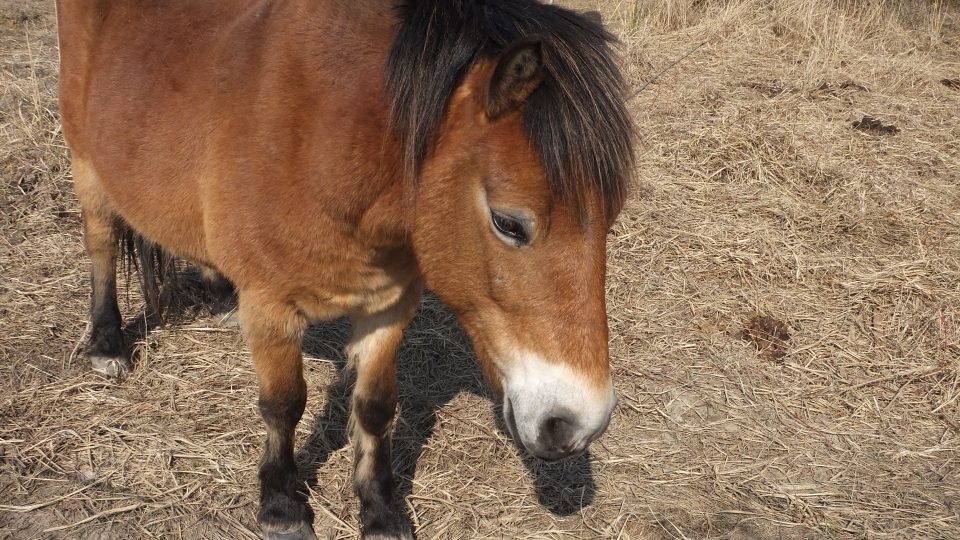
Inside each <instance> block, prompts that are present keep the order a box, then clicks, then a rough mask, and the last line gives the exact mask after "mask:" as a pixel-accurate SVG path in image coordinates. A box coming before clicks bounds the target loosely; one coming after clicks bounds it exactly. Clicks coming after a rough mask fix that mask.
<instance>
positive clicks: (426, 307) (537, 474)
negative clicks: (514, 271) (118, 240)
mask: <svg viewBox="0 0 960 540" xmlns="http://www.w3.org/2000/svg"><path fill="white" fill-rule="evenodd" d="M221 285H222V284H220V285H218V286H215V287H212V288H211V287H210V284H209V283H207V282H205V281H204V280H203V279H202V277H201V274H200V271H199V270H198V269H196V268H193V267H187V268H185V269H181V270H178V272H177V273H176V275H175V282H174V283H171V284H168V287H165V288H164V290H169V291H175V294H170V295H169V296H167V297H165V298H163V304H164V305H165V309H164V317H163V320H162V324H164V325H173V326H176V325H177V324H182V323H184V322H186V321H189V320H191V319H195V318H197V317H208V316H214V317H222V316H224V315H225V314H229V313H230V312H232V311H234V310H235V308H236V296H235V295H234V294H233V290H232V288H231V287H229V286H228V284H227V286H221ZM127 301H128V302H129V300H127ZM157 324H158V321H155V320H150V319H149V318H148V317H145V316H142V315H141V316H139V317H136V318H134V319H132V320H130V321H129V322H128V323H127V325H126V326H125V328H124V333H125V335H126V339H128V343H144V342H145V340H144V337H145V336H146V334H147V332H148V331H149V330H150V329H151V328H153V327H154V326H156V325H157ZM349 336H350V327H349V323H348V321H347V320H346V319H343V318H341V319H337V320H335V321H330V322H324V323H318V324H314V325H311V326H310V328H309V329H308V330H307V332H306V334H305V336H304V345H303V347H304V352H305V353H306V354H307V355H308V356H313V357H320V358H326V359H329V360H331V361H333V363H334V365H335V366H336V370H337V376H336V378H335V380H334V381H333V382H332V383H331V384H330V385H329V387H328V388H327V389H326V392H327V396H326V399H325V400H324V401H325V405H324V409H323V411H322V412H321V414H318V415H315V416H314V423H313V426H312V431H311V435H310V437H309V438H308V439H307V442H306V443H305V444H304V445H303V447H302V448H301V449H300V450H299V452H298V455H297V463H298V468H299V471H300V477H301V479H302V480H303V481H304V482H305V484H306V485H307V486H310V487H311V488H313V487H316V485H317V478H318V473H319V471H320V469H321V467H322V466H323V464H324V463H326V462H327V461H328V460H329V458H330V455H331V454H333V453H334V452H336V451H338V450H340V449H342V448H344V447H346V446H347V444H349V440H348V431H347V429H348V428H347V424H348V419H349V417H350V392H351V389H352V384H353V381H352V374H351V373H350V370H348V369H346V358H345V357H344V353H343V349H344V347H345V345H346V343H347V340H348V339H349ZM134 361H136V359H135V360H134ZM397 379H398V393H399V404H398V411H399V414H398V416H397V420H396V424H395V428H394V435H393V462H394V468H395V474H396V482H397V483H396V494H395V497H394V504H395V506H396V509H397V511H398V513H399V514H400V515H403V516H406V510H405V508H404V507H403V501H404V500H405V499H406V498H407V496H408V495H410V493H411V491H412V489H413V479H414V478H415V476H416V472H417V462H418V461H419V459H420V455H421V454H422V453H423V448H424V445H425V444H426V443H427V441H428V440H429V439H430V437H431V436H432V435H433V432H434V429H435V427H436V423H437V411H438V410H439V409H440V408H442V407H444V406H445V405H446V404H447V403H449V402H450V401H451V400H452V399H454V398H455V397H456V396H457V395H458V394H460V393H461V392H470V393H472V394H475V395H478V396H482V397H484V398H486V399H488V400H489V401H490V406H491V407H494V408H495V409H496V415H495V417H496V419H497V420H496V426H494V427H496V429H498V430H500V432H501V433H504V434H506V433H507V430H506V427H505V425H504V423H503V415H502V411H501V410H500V408H499V405H498V404H496V400H495V399H493V396H492V395H491V393H490V391H489V390H488V388H487V386H486V385H485V383H484V382H483V377H482V375H481V372H480V369H479V367H478V366H477V362H476V357H475V355H474V353H473V350H472V348H471V346H470V342H469V339H468V338H467V336H466V335H465V334H464V332H463V330H462V329H461V328H460V326H459V325H458V323H457V322H456V318H455V317H454V316H453V314H452V313H451V312H450V311H449V310H448V309H447V308H446V307H445V306H444V305H443V304H442V302H440V301H439V300H438V299H437V298H436V297H434V296H433V295H431V294H429V293H428V294H427V295H426V297H425V299H424V301H423V302H422V303H421V305H420V307H419V309H418V310H417V313H416V315H415V317H414V319H413V321H411V323H410V325H409V326H408V327H407V330H406V332H405V335H404V343H403V345H402V346H401V348H400V351H399V354H398V363H397ZM507 438H509V435H508V436H507ZM517 451H518V452H520V453H521V454H522V455H523V456H524V457H523V458H522V461H523V464H524V466H525V467H526V469H527V472H528V474H529V476H530V478H531V480H532V482H533V485H534V487H535V489H536V491H537V498H538V501H539V503H540V504H542V505H543V506H544V507H545V508H547V509H548V510H549V511H550V512H552V513H554V514H556V515H570V514H573V513H576V512H578V511H580V509H582V508H583V507H585V506H588V505H590V504H591V503H592V501H593V497H594V481H593V473H592V470H591V467H590V460H589V454H584V455H581V456H578V457H575V458H570V459H566V460H563V461H561V462H556V463H547V462H544V461H542V460H539V459H537V458H533V457H531V456H529V455H528V454H526V453H525V452H524V451H523V450H520V449H518V450H517Z"/></svg>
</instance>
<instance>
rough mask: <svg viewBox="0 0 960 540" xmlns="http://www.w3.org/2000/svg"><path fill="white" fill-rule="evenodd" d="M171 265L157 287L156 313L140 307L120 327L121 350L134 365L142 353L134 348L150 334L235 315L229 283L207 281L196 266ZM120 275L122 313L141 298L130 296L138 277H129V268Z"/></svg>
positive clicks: (235, 296)
mask: <svg viewBox="0 0 960 540" xmlns="http://www.w3.org/2000/svg"><path fill="white" fill-rule="evenodd" d="M172 264H174V265H175V267H174V271H173V272H170V274H169V275H167V276H166V278H167V280H168V281H167V282H165V283H161V284H160V286H159V293H160V298H159V302H160V306H161V308H160V313H148V311H150V310H149V309H147V308H146V307H144V309H143V310H141V311H140V312H139V313H138V314H137V316H136V317H133V318H131V319H129V320H127V321H126V322H125V323H124V325H123V338H124V341H125V346H126V347H127V350H128V354H129V355H130V358H131V360H132V361H133V362H134V363H136V362H137V361H138V357H139V356H140V352H142V351H139V350H138V348H139V347H142V346H146V343H147V340H146V337H147V335H148V334H149V333H150V330H152V329H154V328H158V327H164V326H170V327H173V328H176V327H177V326H178V325H181V324H188V323H189V322H190V321H193V320H196V319H198V318H203V317H214V318H225V317H228V316H229V315H230V314H232V313H235V312H236V308H237V295H236V293H235V291H234V289H233V285H231V284H230V282H229V281H227V280H226V279H223V278H220V279H219V280H216V281H212V282H211V281H207V280H204V279H203V276H202V272H201V270H200V268H199V267H197V266H192V265H187V264H185V263H182V262H179V261H176V262H174V263H172ZM124 273H125V274H126V275H125V276H123V280H124V282H125V283H124V285H125V287H124V294H120V295H118V298H117V301H118V302H119V303H120V305H121V306H124V307H125V308H126V309H124V311H129V310H130V306H131V304H132V303H134V302H136V301H140V300H142V296H143V295H142V293H137V294H136V296H137V298H136V299H132V298H131V294H130V293H131V291H132V287H140V283H139V282H138V280H137V278H138V277H140V276H139V274H140V273H139V272H136V275H133V273H131V271H130V269H129V268H128V269H126V270H125V272H124ZM229 325H233V324H232V323H231V324H228V326H229Z"/></svg>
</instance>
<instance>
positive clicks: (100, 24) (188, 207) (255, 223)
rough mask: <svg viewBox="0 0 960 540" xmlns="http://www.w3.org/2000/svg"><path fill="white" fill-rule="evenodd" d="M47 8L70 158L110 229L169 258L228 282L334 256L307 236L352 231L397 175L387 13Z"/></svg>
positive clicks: (115, 3) (241, 6)
mask: <svg viewBox="0 0 960 540" xmlns="http://www.w3.org/2000/svg"><path fill="white" fill-rule="evenodd" d="M57 7H58V22H59V32H60V45H61V50H62V57H61V107H62V117H63V124H64V132H65V136H66V138H67V141H68V144H69V146H70V148H71V151H72V153H73V157H74V159H75V160H76V159H83V160H86V161H88V162H89V163H90V164H91V168H92V169H94V170H96V172H97V177H98V181H99V182H100V184H101V185H102V188H103V190H104V191H105V192H106V194H107V196H108V197H109V199H110V200H111V202H112V203H113V205H114V206H115V209H116V212H117V214H118V215H119V216H120V217H121V218H123V219H124V220H125V221H126V222H127V223H129V224H130V225H131V226H132V227H133V228H134V229H136V230H137V231H138V232H140V233H141V234H143V235H144V236H146V237H147V238H148V239H150V240H153V241H154V242H157V243H159V244H160V245H162V246H164V247H166V248H168V249H170V250H171V251H174V252H176V253H178V254H181V255H184V256H187V257H189V258H192V259H196V260H199V261H201V262H206V263H209V264H212V265H214V266H216V267H218V268H221V269H222V270H225V271H226V273H227V274H228V277H230V278H231V279H234V280H235V281H236V280H239V281H243V280H244V279H245V278H246V277H249V278H250V279H251V280H267V278H266V277H265V276H264V275H263V274H264V273H268V272H269V270H270V269H271V268H276V264H275V261H276V260H277V259H278V258H280V259H281V260H282V259H284V258H289V257H291V256H292V255H294V253H293V251H294V250H296V251H298V252H299V253H298V254H296V256H298V257H301V258H302V257H309V256H311V254H312V253H315V254H320V253H324V252H325V251H326V252H329V249H328V246H324V245H317V244H316V242H315V241H313V240H308V239H309V238H328V239H331V241H332V240H334V239H337V240H339V241H341V245H343V242H344V241H346V240H348V239H346V238H337V235H338V234H342V235H352V234H354V233H353V232H351V231H354V232H355V231H356V229H357V227H358V226H359V225H360V224H359V223H356V222H353V223H351V222H350V220H354V221H356V220H359V219H362V216H363V215H364V214H365V211H366V210H367V208H368V207H369V206H370V205H372V204H374V203H375V202H376V201H375V200H374V198H376V197H377V196H378V195H379V194H382V192H383V191H384V190H385V189H387V186H388V185H389V184H391V180H393V179H394V178H393V176H392V175H395V174H396V173H397V171H398V169H399V167H396V166H394V165H392V164H391V163H389V162H390V161H392V159H385V157H384V155H383V154H384V153H385V152H386V153H392V143H391V141H389V140H387V139H389V137H387V139H385V135H384V132H385V126H386V118H387V110H386V106H385V100H384V99H383V95H382V92H383V86H384V85H383V69H384V68H383V63H384V60H385V56H386V51H387V49H388V48H389V46H390V43H391V41H392V36H393V26H394V24H395V23H394V14H393V12H392V7H391V6H389V5H386V4H385V3H382V2H363V1H360V2H346V1H343V2H338V1H333V2H314V1H310V0H289V1H284V0H262V1H259V2H248V1H241V0H223V1H218V2H208V1H204V0H175V1H167V2H156V1H147V0H110V1H106V0H69V1H67V0H60V1H59V2H58V6H57ZM337 231H340V232H339V233H338V232H337ZM311 242H312V243H311ZM244 274H246V275H244ZM271 279H272V278H271ZM291 279H292V280H293V281H297V280H303V279H312V276H295V277H292V278H291Z"/></svg>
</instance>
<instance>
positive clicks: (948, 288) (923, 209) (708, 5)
mask: <svg viewBox="0 0 960 540" xmlns="http://www.w3.org/2000/svg"><path fill="white" fill-rule="evenodd" d="M574 4H575V5H577V6H578V7H589V6H594V7H595V2H587V1H582V2H575V3H574ZM600 9H601V11H603V13H604V15H605V17H606V20H607V21H608V22H609V23H610V24H612V25H613V27H614V28H616V29H618V32H619V33H620V35H621V37H622V39H623V41H624V43H625V47H624V50H625V55H626V58H627V60H628V70H629V73H630V76H631V78H632V80H633V81H634V83H635V84H636V86H637V87H638V88H639V87H640V86H641V85H642V84H643V83H644V82H646V81H648V80H649V79H650V78H652V77H653V76H654V75H655V74H656V73H658V72H659V71H660V70H661V69H662V68H663V67H664V66H667V65H669V64H670V63H671V62H673V61H674V60H675V59H677V58H679V57H680V56H682V55H683V54H684V53H686V52H688V51H690V50H691V49H692V48H693V47H694V46H696V45H697V44H699V43H705V45H703V46H702V47H701V48H699V49H697V50H696V51H695V52H694V53H693V54H691V55H690V56H689V57H688V58H686V59H685V60H684V61H683V62H681V63H680V64H678V65H677V66H675V67H674V68H672V69H670V70H668V71H667V72H665V73H664V74H663V75H661V76H660V77H659V78H658V79H657V80H656V81H654V82H653V83H652V84H650V85H649V86H647V87H646V88H645V89H644V91H643V92H642V93H640V94H639V95H638V96H637V97H636V98H635V99H634V100H633V101H632V102H631V105H632V107H633V108H634V110H635V111H636V118H637V122H638V125H639V126H640V130H641V141H640V147H639V156H640V160H639V161H640V163H639V169H638V175H637V176H638V186H637V189H636V190H635V195H634V197H633V198H632V200H631V202H630V203H629V205H628V207H627V208H626V210H625V212H624V214H623V216H622V217H621V219H620V221H619V223H618V224H617V225H616V227H615V232H614V234H613V235H612V236H611V237H610V238H611V244H610V273H611V275H610V280H609V284H608V289H609V292H608V294H609V307H610V320H611V326H612V333H611V336H612V337H611V346H612V352H613V357H614V359H615V360H614V364H615V367H614V369H615V373H616V381H617V386H618V390H619V392H620V398H621V406H620V407H619V409H618V411H617V413H616V415H615V418H614V420H613V424H612V425H611V428H610V431H609V432H608V433H607V435H605V436H604V437H603V438H602V439H601V440H600V441H599V442H598V444H596V445H595V447H594V448H593V449H592V453H591V455H590V457H589V460H586V459H583V460H579V461H573V462H569V463H563V464H560V465H554V466H545V465H543V464H539V463H536V462H533V461H530V460H527V459H524V458H522V457H521V456H520V455H519V454H518V452H517V451H516V450H515V448H514V447H513V446H512V445H511V443H510V442H509V441H508V440H507V438H506V437H505V436H504V435H503V434H502V432H500V431H499V430H498V429H497V427H496V422H495V418H494V416H495V415H494V413H493V411H492V410H491V405H490V402H489V398H488V397H487V396H486V395H485V393H484V391H483V390H482V387H481V385H480V384H479V383H478V374H477V371H476V369H475V368H474V367H473V364H472V357H471V353H470V350H469V346H468V344H467V341H466V339H465V338H464V337H463V335H462V334H461V333H460V332H459V330H457V328H456V325H455V323H454V322H453V320H452V318H451V317H450V315H449V314H448V313H447V312H446V311H445V310H444V309H443V308H442V307H441V306H439V305H438V303H437V302H435V301H428V302H427V303H425V304H424V306H423V308H422V310H421V312H420V314H419V315H418V318H417V320H416V321H415V323H414V325H413V327H412V328H411V330H410V331H409V333H408V340H407V344H406V345H405V347H404V349H403V352H402V355H401V366H400V370H401V380H402V386H401V401H402V404H401V416H400V421H399V424H398V429H397V435H396V444H397V448H398V451H397V453H396V456H395V465H396V468H397V469H398V470H399V471H400V477H401V494H402V495H403V496H404V497H405V499H404V500H405V503H406V507H407V509H408V511H409V514H410V516H411V519H412V521H413V523H414V525H415V527H416V529H417V530H418V531H419V536H420V538H463V537H497V538H519V537H523V538H560V537H576V538H590V537H609V538H731V539H745V538H942V539H948V538H960V426H958V424H960V375H958V370H960V91H958V90H957V89H956V88H951V87H950V86H948V85H945V84H942V83H941V82H940V81H941V80H943V79H958V78H960V57H958V56H957V53H956V51H957V50H960V13H958V9H957V7H956V6H955V5H953V4H936V3H930V2H913V3H911V2H886V3H884V2H867V1H863V2H852V1H835V2H819V1H816V0H734V1H730V2H718V1H711V0H704V1H687V2H683V1H679V0H651V1H650V2H646V3H644V4H642V5H641V4H637V3H634V2H627V1H616V0H611V1H609V2H604V3H602V5H600ZM51 15H52V9H51V7H50V6H49V5H48V3H47V2H40V1H39V0H31V1H29V2H23V3H13V2H11V1H10V0H0V80H2V89H0V138H2V140H3V145H2V146H0V177H2V193H0V197H2V198H0V227H2V230H3V238H2V241H0V355H2V361H0V388H2V395H0V470H2V474H0V536H4V537H15V538H32V537H62V538H132V537H142V538H151V537H164V538H167V537H174V538H178V537H185V538H198V537H202V538H244V537H250V538H253V537H255V536H256V532H257V528H256V525H255V522H254V513H255V507H256V491H255V485H256V465H257V460H258V459H259V452H260V443H261V440H262V436H263V433H262V427H261V424H260V422H259V420H258V419H257V416H256V410H255V405H254V403H255V384H254V377H253V375H252V373H251V370H250V366H249V364H250V362H249V351H248V349H247V348H246V345H245V344H244V342H243V340H242V338H241V336H240V335H239V334H238V333H237V332H235V331H233V330H230V329H224V328H220V327H217V326H216V325H215V324H214V322H215V321H214V320H213V318H212V317H210V316H209V315H208V314H207V313H206V312H205V311H204V309H203V308H202V307H201V308H199V309H193V310H192V311H189V312H187V313H185V314H184V315H183V317H182V321H181V322H180V323H178V324H176V325H171V326H170V327H168V328H166V329H164V330H161V331H156V332H154V333H152V334H150V335H149V337H148V338H147V339H146V340H145V341H144V340H142V341H141V342H140V344H139V349H140V353H141V358H140V361H139V364H138V367H137V370H136V372H135V373H134V374H133V375H132V376H131V377H130V378H129V379H128V380H126V381H125V382H124V383H123V384H121V385H114V384H111V383H107V382H105V381H103V380H101V379H98V378H97V377H95V376H93V375H91V374H89V373H87V370H86V365H85V362H84V359H83V357H82V347H81V344H82V340H83V337H84V332H85V319H84V317H85V312H86V296H87V285H86V274H87V271H88V263H87V260H86V258H85V256H84V255H83V251H82V246H81V242H80V236H79V213H78V207H77V203H76V200H75V198H74V196H73V195H72V190H71V180H70V177H69V174H68V172H67V171H68V167H67V163H68V162H67V158H66V153H65V149H64V148H63V143H62V142H61V139H60V134H59V131H58V127H57V115H56V100H55V88H56V50H55V48H56V41H55V35H54V31H53V20H52V16H51ZM868 115H869V116H874V117H876V118H878V119H879V120H880V121H882V122H883V123H884V124H888V125H894V126H896V127H897V128H899V129H900V132H899V133H897V134H892V135H883V134H877V133H873V132H869V131H866V132H864V131H858V130H856V129H854V128H853V125H852V124H853V122H855V121H858V120H861V119H862V118H863V117H864V116H868ZM127 298H128V299H129V300H128V301H127V302H126V313H127V315H128V317H129V318H133V317H135V316H136V314H137V311H138V309H137V308H138V307H139V300H138V299H137V296H136V294H135V292H131V293H130V294H129V296H128V297H127ZM121 303H122V304H124V302H123V301H121ZM758 317H760V318H764V319H763V320H769V321H773V322H772V323H771V324H772V325H773V326H772V327H775V328H780V326H777V325H776V321H780V322H782V324H783V327H784V332H785V333H786V334H788V335H789V337H788V338H787V339H782V334H780V333H779V330H778V331H777V339H778V340H780V345H782V346H783V347H785V353H786V354H785V355H779V354H778V355H771V354H766V351H765V350H764V349H763V347H761V346H759V345H758V346H755V345H754V344H752V343H751V342H750V341H746V340H744V339H742V338H743V337H744V336H745V334H744V325H745V324H746V325H748V326H749V325H750V324H749V323H750V322H751V321H755V320H760V319H759V318H758ZM345 332H346V330H345V328H344V326H343V324H341V323H334V324H328V325H322V326H318V327H316V328H314V329H313V330H312V331H311V333H310V336H309V340H308V343H307V346H306V350H307V354H308V357H309V361H308V362H307V364H308V373H307V378H308V384H309V386H310V389H311V397H310V401H309V403H308V413H307V415H306V417H305V419H304V421H303V422H301V426H300V431H299V433H300V437H301V440H302V442H303V444H304V448H305V450H304V452H302V454H301V464H302V466H303V467H302V468H303V474H304V477H305V478H306V479H307V480H308V481H309V483H310V486H311V490H312V496H311V504H312V506H313V508H314V509H315V510H316V513H317V527H318V531H319V532H320V533H321V536H323V535H324V534H326V535H328V536H329V537H331V538H341V537H343V538H349V537H354V536H355V535H356V526H357V525H356V519H355V516H356V501H355V500H354V498H353V496H352V494H351V493H350V488H349V477H350V472H349V471H350V461H351V460H350V453H349V451H348V449H346V448H344V447H343V442H344V441H343V428H344V416H345V409H344V400H343V397H344V391H343V389H342V385H340V384H339V383H338V382H337V379H338V374H339V370H340V368H341V367H342V362H343V359H342V355H341V353H340V348H341V347H342V344H343V340H344V337H345ZM746 335H748V336H749V335H751V334H750V332H747V334H746ZM755 342H763V340H762V339H761V340H755ZM758 347H760V350H758ZM331 385H332V390H329V391H328V390H327V389H328V387H329V386H331Z"/></svg>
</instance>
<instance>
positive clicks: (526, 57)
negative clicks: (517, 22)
mask: <svg viewBox="0 0 960 540" xmlns="http://www.w3.org/2000/svg"><path fill="white" fill-rule="evenodd" d="M541 82H543V46H542V44H541V42H540V40H539V39H536V38H527V39H522V40H519V41H516V42H514V43H513V44H511V45H510V46H508V47H507V48H506V49H505V50H504V51H503V53H501V54H500V59H499V60H498V61H497V67H496V68H494V70H493V75H492V76H491V77H490V84H489V86H488V87H487V100H486V105H485V109H486V113H487V117H488V118H490V119H491V120H495V119H496V118H498V117H499V116H500V115H502V114H504V113H506V112H509V111H512V110H514V109H516V108H517V107H519V106H520V105H521V104H522V103H523V102H524V101H526V100H527V98H528V97H530V94H532V93H533V91H534V90H536V89H537V87H538V86H540V83H541Z"/></svg>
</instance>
